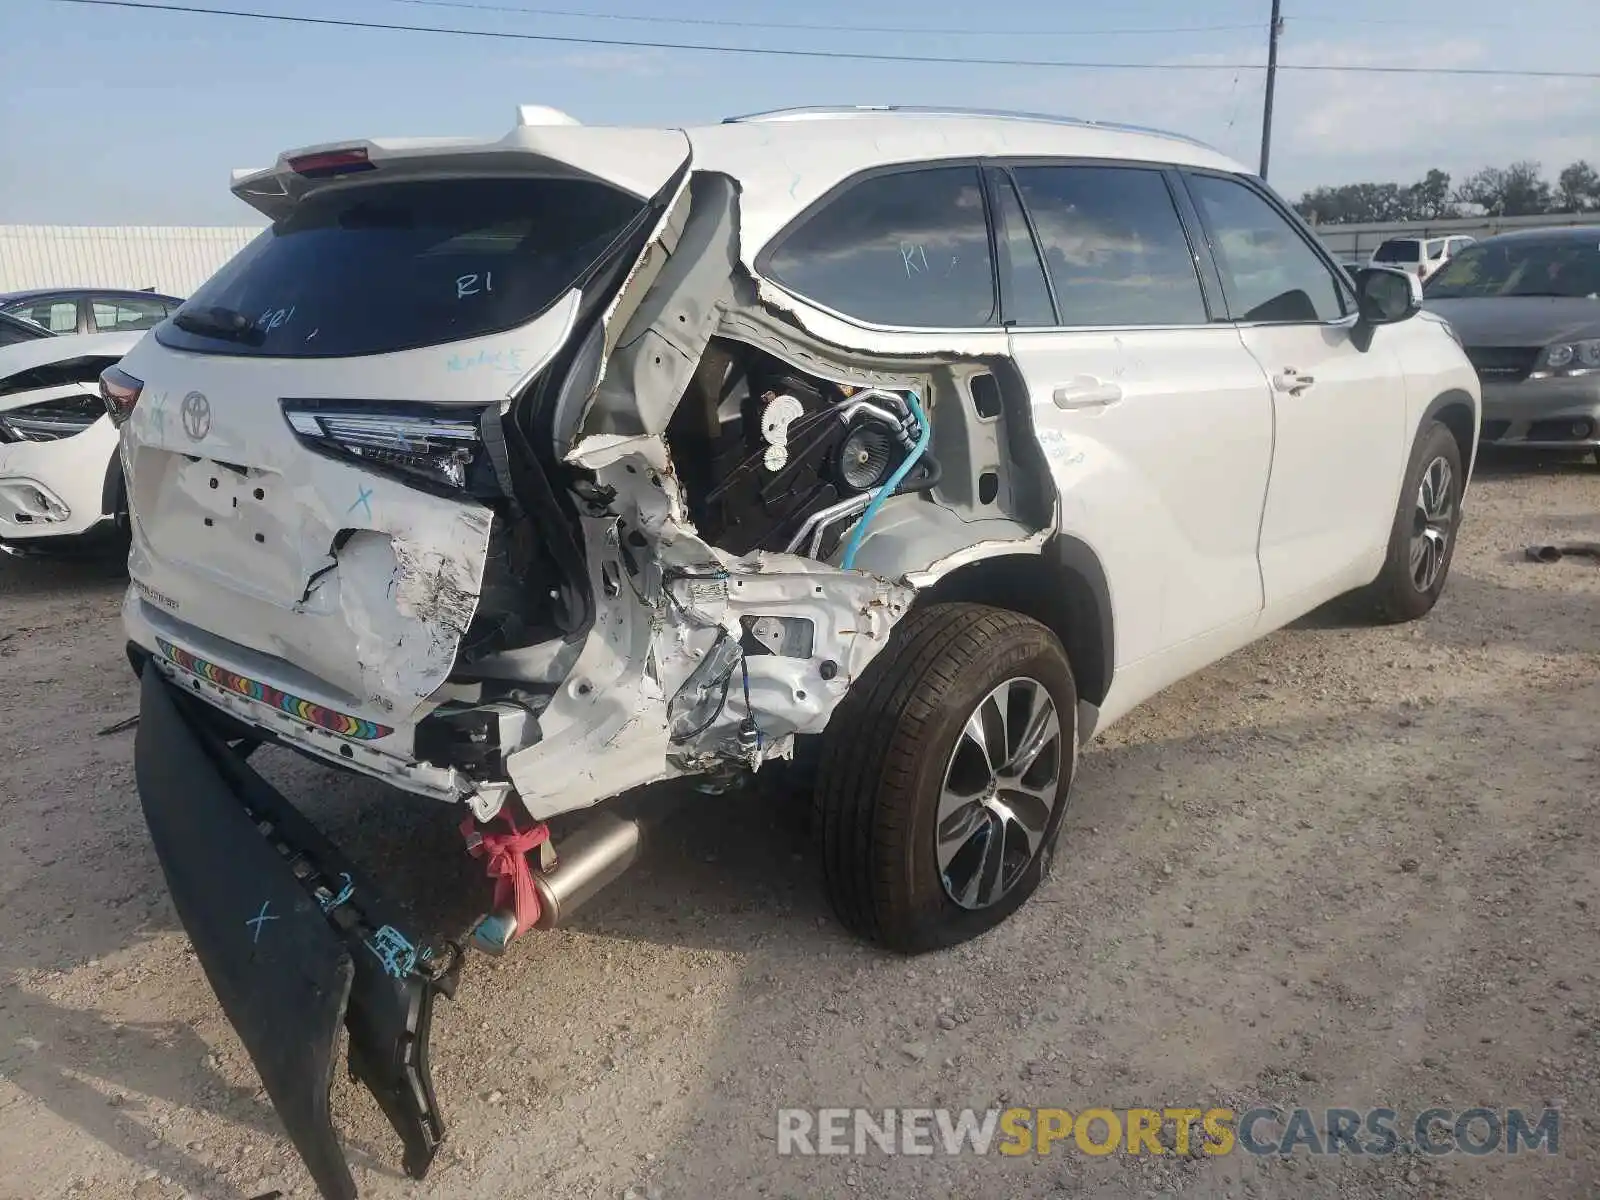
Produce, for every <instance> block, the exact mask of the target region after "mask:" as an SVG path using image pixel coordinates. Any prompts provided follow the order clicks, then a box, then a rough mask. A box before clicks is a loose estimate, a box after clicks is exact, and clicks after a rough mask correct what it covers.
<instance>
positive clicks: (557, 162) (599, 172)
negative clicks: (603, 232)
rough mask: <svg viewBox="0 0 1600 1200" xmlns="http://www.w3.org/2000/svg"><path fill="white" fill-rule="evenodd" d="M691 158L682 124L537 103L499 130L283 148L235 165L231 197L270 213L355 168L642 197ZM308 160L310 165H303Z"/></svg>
mask: <svg viewBox="0 0 1600 1200" xmlns="http://www.w3.org/2000/svg"><path fill="white" fill-rule="evenodd" d="M688 158H689V137H688V135H687V134H686V133H685V132H684V131H683V130H681V129H632V128H626V127H623V126H612V125H605V126H586V125H580V124H578V123H577V122H576V121H575V120H574V119H573V118H571V117H569V116H567V114H565V113H562V112H559V111H558V110H556V109H549V108H543V107H540V106H537V105H524V106H522V107H521V108H519V109H518V110H517V124H516V126H515V127H514V128H513V129H512V130H511V132H510V133H508V134H506V135H505V136H504V137H502V138H499V139H496V140H493V141H485V140H482V139H479V138H470V137H452V138H378V139H372V138H366V139H353V140H351V141H346V142H325V143H322V144H320V145H315V146H304V147H301V148H300V149H297V150H289V151H285V152H284V153H283V154H280V155H279V156H278V161H277V162H276V163H274V164H273V165H272V166H270V167H262V168H253V169H242V170H236V171H234V172H233V177H232V181H231V184H230V187H231V190H232V191H233V194H234V195H235V196H238V197H239V199H241V200H243V201H244V202H245V203H246V204H248V205H250V206H251V207H252V208H254V209H255V210H256V211H258V212H260V213H262V214H264V215H265V216H267V217H269V218H270V219H272V220H278V219H279V218H281V217H283V216H285V215H287V214H288V213H289V212H290V211H292V210H293V208H294V206H295V205H296V204H297V203H298V202H299V201H300V200H302V199H303V198H304V197H305V196H307V195H309V194H310V193H311V192H313V191H315V190H316V189H317V188H319V187H326V186H329V185H330V184H335V183H340V182H344V181H345V177H346V176H347V175H349V174H352V173H355V172H361V173H364V174H372V175H375V176H377V177H382V178H394V177H407V178H411V177H426V176H429V175H504V174H533V175H550V176H557V177H567V178H572V177H577V178H586V179H596V180H599V181H601V182H603V183H608V184H610V185H612V186H613V187H616V188H620V189H621V190H623V191H625V192H628V193H630V194H632V195H635V196H637V197H639V198H640V199H641V200H648V199H649V198H650V197H651V196H653V195H655V194H656V192H657V191H659V190H660V188H661V185H662V182H663V181H664V180H666V179H669V178H671V176H672V174H673V173H674V172H675V171H676V170H677V169H678V168H679V167H681V166H682V165H683V163H684V162H685V161H687V160H688ZM308 164H309V166H308Z"/></svg>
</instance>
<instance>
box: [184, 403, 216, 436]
mask: <svg viewBox="0 0 1600 1200" xmlns="http://www.w3.org/2000/svg"><path fill="white" fill-rule="evenodd" d="M182 415H183V431H184V433H186V434H188V435H189V440H190V441H191V442H198V441H203V440H204V438H205V436H206V434H208V433H210V432H211V401H209V400H207V399H206V398H205V396H204V395H203V394H202V393H200V392H190V393H189V394H188V395H187V396H185V397H184V398H183V409H182Z"/></svg>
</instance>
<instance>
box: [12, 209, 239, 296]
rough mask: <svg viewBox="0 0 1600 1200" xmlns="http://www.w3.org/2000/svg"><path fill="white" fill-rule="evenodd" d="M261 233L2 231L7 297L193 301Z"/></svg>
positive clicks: (220, 229) (89, 228)
mask: <svg viewBox="0 0 1600 1200" xmlns="http://www.w3.org/2000/svg"><path fill="white" fill-rule="evenodd" d="M260 232H261V230H260V228H258V227H257V228H252V227H250V226H181V225H0V292H12V291H19V290H21V289H23V288H46V287H118V288H154V289H155V290H156V291H158V292H163V293H165V294H167V295H171V296H187V295H189V293H190V292H192V291H194V289H195V288H197V287H199V286H200V285H201V284H202V283H204V282H205V281H206V280H207V279H208V278H210V276H211V275H212V274H213V273H214V272H215V271H216V270H217V268H218V267H220V266H222V264H223V263H225V262H227V261H228V259H230V258H232V257H233V256H234V254H236V253H237V252H238V251H239V250H240V248H241V247H243V246H244V245H245V243H246V242H248V241H250V239H251V238H253V237H255V236H256V234H258V233H260Z"/></svg>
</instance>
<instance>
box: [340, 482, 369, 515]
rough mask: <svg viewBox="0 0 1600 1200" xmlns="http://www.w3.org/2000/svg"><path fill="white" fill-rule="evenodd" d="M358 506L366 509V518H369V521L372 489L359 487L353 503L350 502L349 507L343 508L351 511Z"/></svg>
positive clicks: (348, 511)
mask: <svg viewBox="0 0 1600 1200" xmlns="http://www.w3.org/2000/svg"><path fill="white" fill-rule="evenodd" d="M358 508H364V509H366V510H367V520H369V521H370V520H372V489H371V488H369V487H364V488H361V489H359V492H358V494H357V495H356V498H355V502H354V503H353V504H351V505H350V507H349V508H347V509H345V512H347V513H353V512H355V510H356V509H358Z"/></svg>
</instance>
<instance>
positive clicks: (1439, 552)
mask: <svg viewBox="0 0 1600 1200" xmlns="http://www.w3.org/2000/svg"><path fill="white" fill-rule="evenodd" d="M1455 507H1456V506H1455V473H1454V472H1453V471H1452V470H1451V469H1450V464H1449V463H1448V462H1446V461H1445V460H1444V459H1443V458H1436V459H1434V460H1433V461H1432V462H1430V463H1429V464H1428V466H1427V469H1426V470H1425V471H1423V472H1422V482H1421V483H1420V484H1418V485H1417V506H1416V510H1415V512H1414V513H1413V514H1412V518H1411V583H1412V586H1414V587H1415V588H1416V589H1417V591H1419V592H1426V591H1429V590H1430V589H1432V587H1433V585H1434V584H1435V583H1437V582H1438V581H1439V574H1440V572H1442V571H1443V570H1444V562H1445V557H1446V555H1447V553H1448V551H1449V549H1450V535H1451V533H1452V532H1453V531H1454V529H1455Z"/></svg>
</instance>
